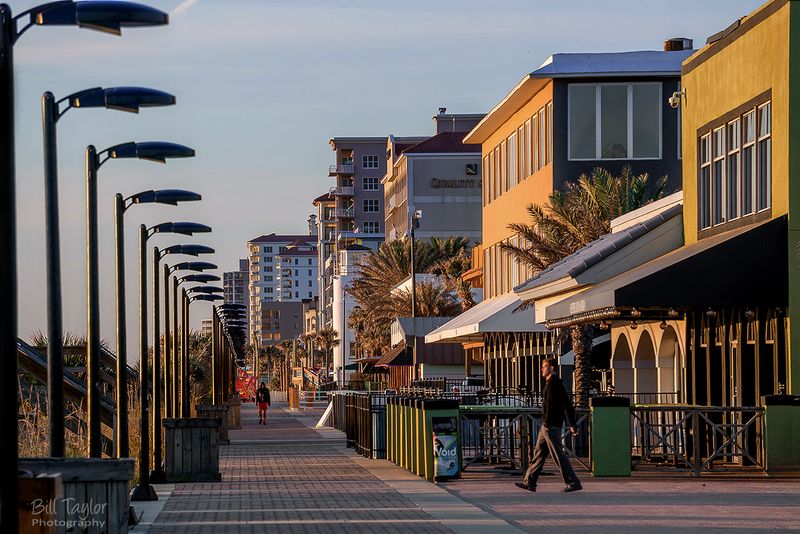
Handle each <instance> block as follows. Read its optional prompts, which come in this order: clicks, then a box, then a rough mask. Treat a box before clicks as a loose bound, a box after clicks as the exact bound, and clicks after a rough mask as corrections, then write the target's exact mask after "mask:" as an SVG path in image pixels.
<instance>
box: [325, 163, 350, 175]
mask: <svg viewBox="0 0 800 534" xmlns="http://www.w3.org/2000/svg"><path fill="white" fill-rule="evenodd" d="M328 172H329V173H331V174H353V164H352V163H350V164H347V163H341V164H339V165H331V166H330V167H328Z"/></svg>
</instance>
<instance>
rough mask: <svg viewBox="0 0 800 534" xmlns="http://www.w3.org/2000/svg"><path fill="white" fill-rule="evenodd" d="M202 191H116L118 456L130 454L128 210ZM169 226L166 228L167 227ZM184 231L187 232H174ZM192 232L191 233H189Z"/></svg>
mask: <svg viewBox="0 0 800 534" xmlns="http://www.w3.org/2000/svg"><path fill="white" fill-rule="evenodd" d="M200 198H201V197H200V195H198V194H197V193H193V192H192V191H184V190H182V189H162V190H158V191H153V190H148V191H142V192H140V193H136V194H135V195H131V196H129V197H127V198H123V196H122V195H121V194H119V193H117V194H116V195H114V234H115V242H114V249H115V258H116V272H117V276H116V297H117V378H116V403H117V428H116V433H115V436H114V437H115V440H114V441H115V442H116V443H115V445H116V447H115V448H116V451H115V452H116V456H117V458H127V457H128V454H129V448H128V410H127V408H128V380H127V372H126V368H127V361H128V327H127V311H126V308H127V306H126V304H125V225H124V218H125V212H126V211H128V209H129V208H130V207H131V206H133V205H136V204H168V205H172V206H176V205H178V203H179V202H191V201H197V200H200ZM165 230H166V228H165ZM174 233H185V232H174ZM189 235H191V234H189Z"/></svg>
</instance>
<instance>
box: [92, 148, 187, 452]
mask: <svg viewBox="0 0 800 534" xmlns="http://www.w3.org/2000/svg"><path fill="white" fill-rule="evenodd" d="M192 156H194V150H192V149H191V148H189V147H185V146H183V145H176V144H175V143H164V142H146V143H123V144H120V145H115V146H112V147H110V148H107V149H106V150H103V151H102V152H99V153H98V152H97V149H96V148H95V147H94V145H89V146H88V147H86V278H87V284H86V301H87V306H86V308H87V310H86V312H87V313H86V316H87V328H86V331H87V341H86V367H87V378H86V383H87V388H86V389H87V396H88V402H87V404H88V410H87V413H88V420H89V424H88V427H89V429H88V430H89V456H90V457H92V458H99V457H100V435H101V434H100V417H99V415H100V392H99V390H98V388H99V385H100V288H99V260H98V257H97V250H98V245H97V233H98V231H97V171H98V169H99V168H100V167H101V166H102V165H103V164H104V163H105V162H106V161H108V160H109V159H118V158H139V159H145V160H150V161H158V162H162V163H164V162H166V158H175V157H192ZM149 193H155V192H149ZM140 202H160V200H158V198H157V197H152V198H151V197H147V196H146V195H145V196H142V198H141V200H140ZM165 203H169V202H168V201H166V200H165ZM117 237H119V230H118V236H117ZM120 268H121V267H119V266H118V267H117V271H118V272H119V270H120ZM123 280H124V275H123ZM118 298H119V297H118ZM118 305H119V303H118ZM123 354H124V353H123ZM117 359H118V360H119V359H120V354H117ZM122 360H123V361H125V360H124V358H122ZM123 369H124V367H123Z"/></svg>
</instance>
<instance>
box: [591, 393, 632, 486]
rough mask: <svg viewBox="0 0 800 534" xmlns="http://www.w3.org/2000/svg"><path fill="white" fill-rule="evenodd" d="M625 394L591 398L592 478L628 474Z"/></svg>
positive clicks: (628, 417) (628, 428)
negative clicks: (622, 395)
mask: <svg viewBox="0 0 800 534" xmlns="http://www.w3.org/2000/svg"><path fill="white" fill-rule="evenodd" d="M630 405H631V403H630V400H629V399H627V398H624V397H593V398H591V399H590V400H589V406H590V410H591V440H590V441H589V458H590V461H591V467H592V475H593V476H595V477H607V476H631V409H630Z"/></svg>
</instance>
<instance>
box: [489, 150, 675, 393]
mask: <svg viewBox="0 0 800 534" xmlns="http://www.w3.org/2000/svg"><path fill="white" fill-rule="evenodd" d="M666 185H667V177H666V176H664V177H662V178H660V179H659V180H657V181H655V182H654V183H653V184H650V177H649V176H648V175H647V174H646V173H645V174H639V175H634V174H633V173H632V171H631V168H630V166H627V165H626V166H625V167H623V168H622V171H621V172H620V175H619V176H614V175H613V174H611V173H610V172H608V171H606V170H605V169H602V168H600V167H596V168H595V169H593V170H592V172H591V175H589V176H586V175H585V174H584V175H581V176H580V178H578V181H577V182H576V183H572V182H568V183H567V184H566V186H565V190H564V192H560V191H555V192H553V193H552V194H551V195H550V199H549V202H547V203H546V204H545V205H544V206H538V205H534V204H531V205H529V206H528V214H529V215H530V217H531V222H530V223H527V224H526V223H512V224H509V225H508V228H509V229H510V230H512V231H514V232H515V233H516V234H517V235H518V236H519V240H518V243H517V244H514V243H502V244H501V245H500V246H501V248H502V249H504V250H506V251H507V252H509V253H511V255H512V256H513V257H514V258H515V259H516V260H517V261H519V262H521V263H523V264H524V265H527V266H528V267H531V268H532V269H533V270H534V271H540V270H542V269H545V268H547V267H548V266H549V265H551V264H552V263H555V262H557V261H559V260H561V259H563V258H565V257H567V256H569V255H570V254H572V253H574V252H576V251H577V250H578V249H580V248H582V247H584V246H586V245H588V244H589V243H591V242H592V241H594V240H596V239H598V238H600V237H601V236H603V235H605V234H607V233H609V232H610V231H611V220H612V219H614V218H615V217H619V216H620V215H622V214H624V213H627V212H629V211H632V210H635V209H637V208H639V207H641V206H643V205H645V204H648V203H649V202H652V201H654V200H657V199H659V198H662V197H663V196H664V190H665V188H666ZM570 337H571V340H572V350H573V351H574V352H575V393H576V394H577V395H578V399H579V402H580V403H581V404H584V403H586V402H587V399H588V393H589V388H590V383H591V378H592V363H591V352H592V328H591V326H590V325H586V324H581V325H575V326H572V327H570Z"/></svg>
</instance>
